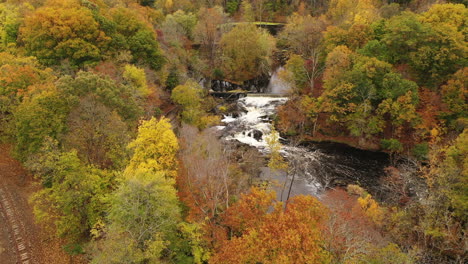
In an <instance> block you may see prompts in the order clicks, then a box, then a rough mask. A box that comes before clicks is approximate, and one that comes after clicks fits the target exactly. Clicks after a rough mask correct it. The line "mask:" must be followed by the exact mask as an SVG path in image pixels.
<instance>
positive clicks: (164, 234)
mask: <svg viewBox="0 0 468 264" xmlns="http://www.w3.org/2000/svg"><path fill="white" fill-rule="evenodd" d="M126 177H127V178H128V180H126V181H125V182H124V183H123V184H122V185H121V186H120V188H119V189H118V190H117V191H116V193H115V195H114V196H113V198H112V202H111V204H112V205H111V208H110V210H109V216H108V221H109V222H110V224H109V226H108V229H107V232H108V234H107V235H106V237H107V238H106V239H105V240H103V241H100V242H98V244H97V250H98V252H97V253H96V255H95V257H94V259H93V263H159V261H160V260H159V259H160V258H161V256H162V251H163V250H164V249H165V248H166V247H167V246H168V244H169V240H168V239H169V237H170V236H171V235H172V234H174V233H175V232H176V228H177V224H178V223H179V221H180V209H179V207H178V200H177V193H176V189H175V188H174V186H173V185H174V184H175V180H174V179H173V178H168V177H166V175H165V173H163V172H155V171H153V170H151V169H147V168H138V169H135V170H133V171H132V172H131V175H129V174H128V173H127V175H126Z"/></svg>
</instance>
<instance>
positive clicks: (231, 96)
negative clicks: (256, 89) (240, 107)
mask: <svg viewBox="0 0 468 264" xmlns="http://www.w3.org/2000/svg"><path fill="white" fill-rule="evenodd" d="M210 95H211V96H214V97H218V98H223V99H226V100H237V99H240V98H244V97H286V95H285V94H272V93H249V92H246V91H232V92H210Z"/></svg>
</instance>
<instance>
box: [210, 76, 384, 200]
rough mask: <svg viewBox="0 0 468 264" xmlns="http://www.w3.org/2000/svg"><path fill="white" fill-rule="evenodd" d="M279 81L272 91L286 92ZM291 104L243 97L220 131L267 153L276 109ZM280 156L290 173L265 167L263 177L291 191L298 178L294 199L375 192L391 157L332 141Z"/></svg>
mask: <svg viewBox="0 0 468 264" xmlns="http://www.w3.org/2000/svg"><path fill="white" fill-rule="evenodd" d="M273 76H275V75H273ZM275 78H277V77H275ZM275 78H273V77H272V81H270V85H271V86H270V88H271V91H272V92H284V91H285V90H284V87H285V86H282V87H278V85H279V84H278V83H275V82H274V81H275V80H274V79H275ZM277 79H278V78H277ZM279 86H281V85H279ZM287 101H288V98H287V97H276V96H274V97H273V96H271V95H270V96H267V95H266V96H259V94H256V95H255V96H247V97H245V98H241V99H239V100H238V101H237V111H238V112H237V113H236V114H235V115H226V116H224V118H223V119H222V122H223V123H224V126H218V127H217V128H218V130H219V131H220V132H221V133H222V135H223V136H222V138H223V139H224V140H227V141H238V142H241V143H243V144H247V145H250V146H252V147H255V148H257V149H258V150H259V151H260V152H261V153H263V154H267V153H268V152H269V150H268V144H267V142H266V138H267V137H268V136H269V135H270V133H271V131H272V124H271V121H272V116H273V115H274V114H275V113H276V108H277V107H278V106H280V105H282V104H284V103H286V102H287ZM280 153H281V154H282V155H283V156H284V157H285V158H286V160H287V161H288V163H289V170H288V173H271V172H270V171H269V170H268V168H263V172H264V173H263V174H262V178H264V179H266V180H270V181H276V182H278V183H279V184H278V185H279V186H286V188H289V186H290V184H291V179H292V176H295V177H294V179H295V180H294V183H293V185H292V194H291V195H293V196H294V195H298V194H310V195H315V196H318V195H319V194H320V193H321V191H322V190H325V189H326V188H329V187H334V186H337V185H338V186H346V185H347V184H359V185H361V186H363V187H364V188H367V189H368V190H369V191H372V188H376V186H378V185H379V179H380V177H382V176H383V175H384V171H383V169H384V168H385V167H386V166H388V157H387V155H386V154H384V153H379V152H371V151H364V150H359V149H355V148H352V147H349V146H347V145H344V144H338V143H331V142H327V143H317V142H316V143H309V144H308V145H307V146H304V145H302V146H294V145H292V144H289V143H288V144H285V145H283V146H282V149H281V151H280ZM281 188H282V187H281ZM281 188H280V189H281ZM280 189H276V191H277V193H278V195H280V193H281V190H280ZM378 191H379V190H377V192H378ZM374 193H375V192H374ZM286 194H287V192H283V196H282V197H278V198H279V199H283V200H284V198H285V195H286Z"/></svg>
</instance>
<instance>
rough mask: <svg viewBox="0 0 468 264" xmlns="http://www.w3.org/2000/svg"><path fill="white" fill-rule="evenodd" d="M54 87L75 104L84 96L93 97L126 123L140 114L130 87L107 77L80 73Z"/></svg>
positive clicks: (65, 77)
mask: <svg viewBox="0 0 468 264" xmlns="http://www.w3.org/2000/svg"><path fill="white" fill-rule="evenodd" d="M56 85H57V88H58V89H59V90H60V91H61V92H62V93H64V94H66V95H69V96H71V97H72V98H73V100H74V101H75V102H76V101H78V100H79V98H82V97H84V96H86V95H89V94H92V95H95V96H96V100H97V101H98V102H100V103H102V104H103V105H105V106H106V107H108V108H109V109H110V110H111V111H116V112H117V113H118V114H119V115H120V116H121V117H122V118H123V119H124V120H126V121H136V119H137V118H138V117H139V115H140V113H141V108H140V107H139V105H138V102H137V100H136V98H135V97H134V94H133V93H132V89H131V87H129V86H124V85H119V84H117V83H116V82H115V81H114V80H112V79H110V78H109V77H105V76H99V75H97V74H95V73H92V72H83V71H80V72H78V73H77V74H76V77H74V78H73V77H72V76H64V77H62V78H60V79H59V80H58V81H57V83H56Z"/></svg>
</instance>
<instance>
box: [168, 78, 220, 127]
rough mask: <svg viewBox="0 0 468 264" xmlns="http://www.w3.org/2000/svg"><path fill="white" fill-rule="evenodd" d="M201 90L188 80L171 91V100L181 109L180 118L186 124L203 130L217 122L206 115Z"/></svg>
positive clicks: (197, 85) (212, 117)
mask: <svg viewBox="0 0 468 264" xmlns="http://www.w3.org/2000/svg"><path fill="white" fill-rule="evenodd" d="M202 95H203V89H202V87H201V86H200V85H199V84H197V83H196V82H194V81H192V80H189V81H187V82H186V83H185V84H183V85H178V86H177V87H176V88H174V89H173V90H172V94H171V99H172V100H173V101H174V102H175V103H176V104H178V105H180V106H181V107H182V112H181V114H180V117H181V119H182V121H184V122H185V123H187V124H190V125H195V126H197V127H199V128H205V127H207V126H209V125H212V124H214V123H216V122H218V121H219V119H218V118H216V116H211V115H209V114H207V113H206V110H205V107H206V106H207V105H206V104H205V105H203V104H202V100H203V99H204V98H203V96H202Z"/></svg>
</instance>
